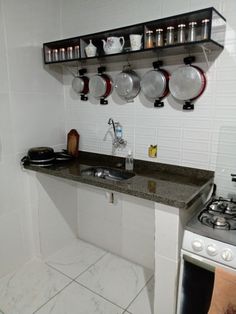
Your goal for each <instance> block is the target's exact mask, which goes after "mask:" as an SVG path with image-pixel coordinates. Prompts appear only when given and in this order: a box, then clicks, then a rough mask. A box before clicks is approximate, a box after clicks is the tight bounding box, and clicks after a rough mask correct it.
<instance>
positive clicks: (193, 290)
mask: <svg viewBox="0 0 236 314" xmlns="http://www.w3.org/2000/svg"><path fill="white" fill-rule="evenodd" d="M216 267H221V268H223V269H228V270H230V271H231V272H235V273H236V269H234V268H231V267H228V266H226V265H223V264H221V263H218V262H215V261H212V260H210V259H207V258H205V257H201V256H198V255H196V254H194V253H190V252H188V251H186V250H183V249H182V250H181V263H180V275H179V289H178V300H177V314H207V313H208V310H209V307H210V303H211V298H212V293H213V286H214V278H215V269H216Z"/></svg>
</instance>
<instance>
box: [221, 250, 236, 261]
mask: <svg viewBox="0 0 236 314" xmlns="http://www.w3.org/2000/svg"><path fill="white" fill-rule="evenodd" d="M221 257H222V258H223V260H224V261H226V262H230V261H232V260H233V258H234V256H233V252H232V251H231V250H230V249H225V250H224V251H222V253H221Z"/></svg>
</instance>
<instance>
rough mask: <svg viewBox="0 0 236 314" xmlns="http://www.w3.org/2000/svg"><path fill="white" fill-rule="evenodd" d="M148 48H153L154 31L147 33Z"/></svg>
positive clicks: (146, 43) (146, 44)
mask: <svg viewBox="0 0 236 314" xmlns="http://www.w3.org/2000/svg"><path fill="white" fill-rule="evenodd" d="M145 46H146V48H153V31H147V32H146V42H145Z"/></svg>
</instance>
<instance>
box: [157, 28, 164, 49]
mask: <svg viewBox="0 0 236 314" xmlns="http://www.w3.org/2000/svg"><path fill="white" fill-rule="evenodd" d="M161 46H163V29H162V28H158V29H156V47H161Z"/></svg>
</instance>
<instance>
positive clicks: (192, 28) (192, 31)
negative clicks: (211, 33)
mask: <svg viewBox="0 0 236 314" xmlns="http://www.w3.org/2000/svg"><path fill="white" fill-rule="evenodd" d="M196 25H197V22H190V23H189V30H188V41H196V38H197V34H196V33H197V31H196Z"/></svg>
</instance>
